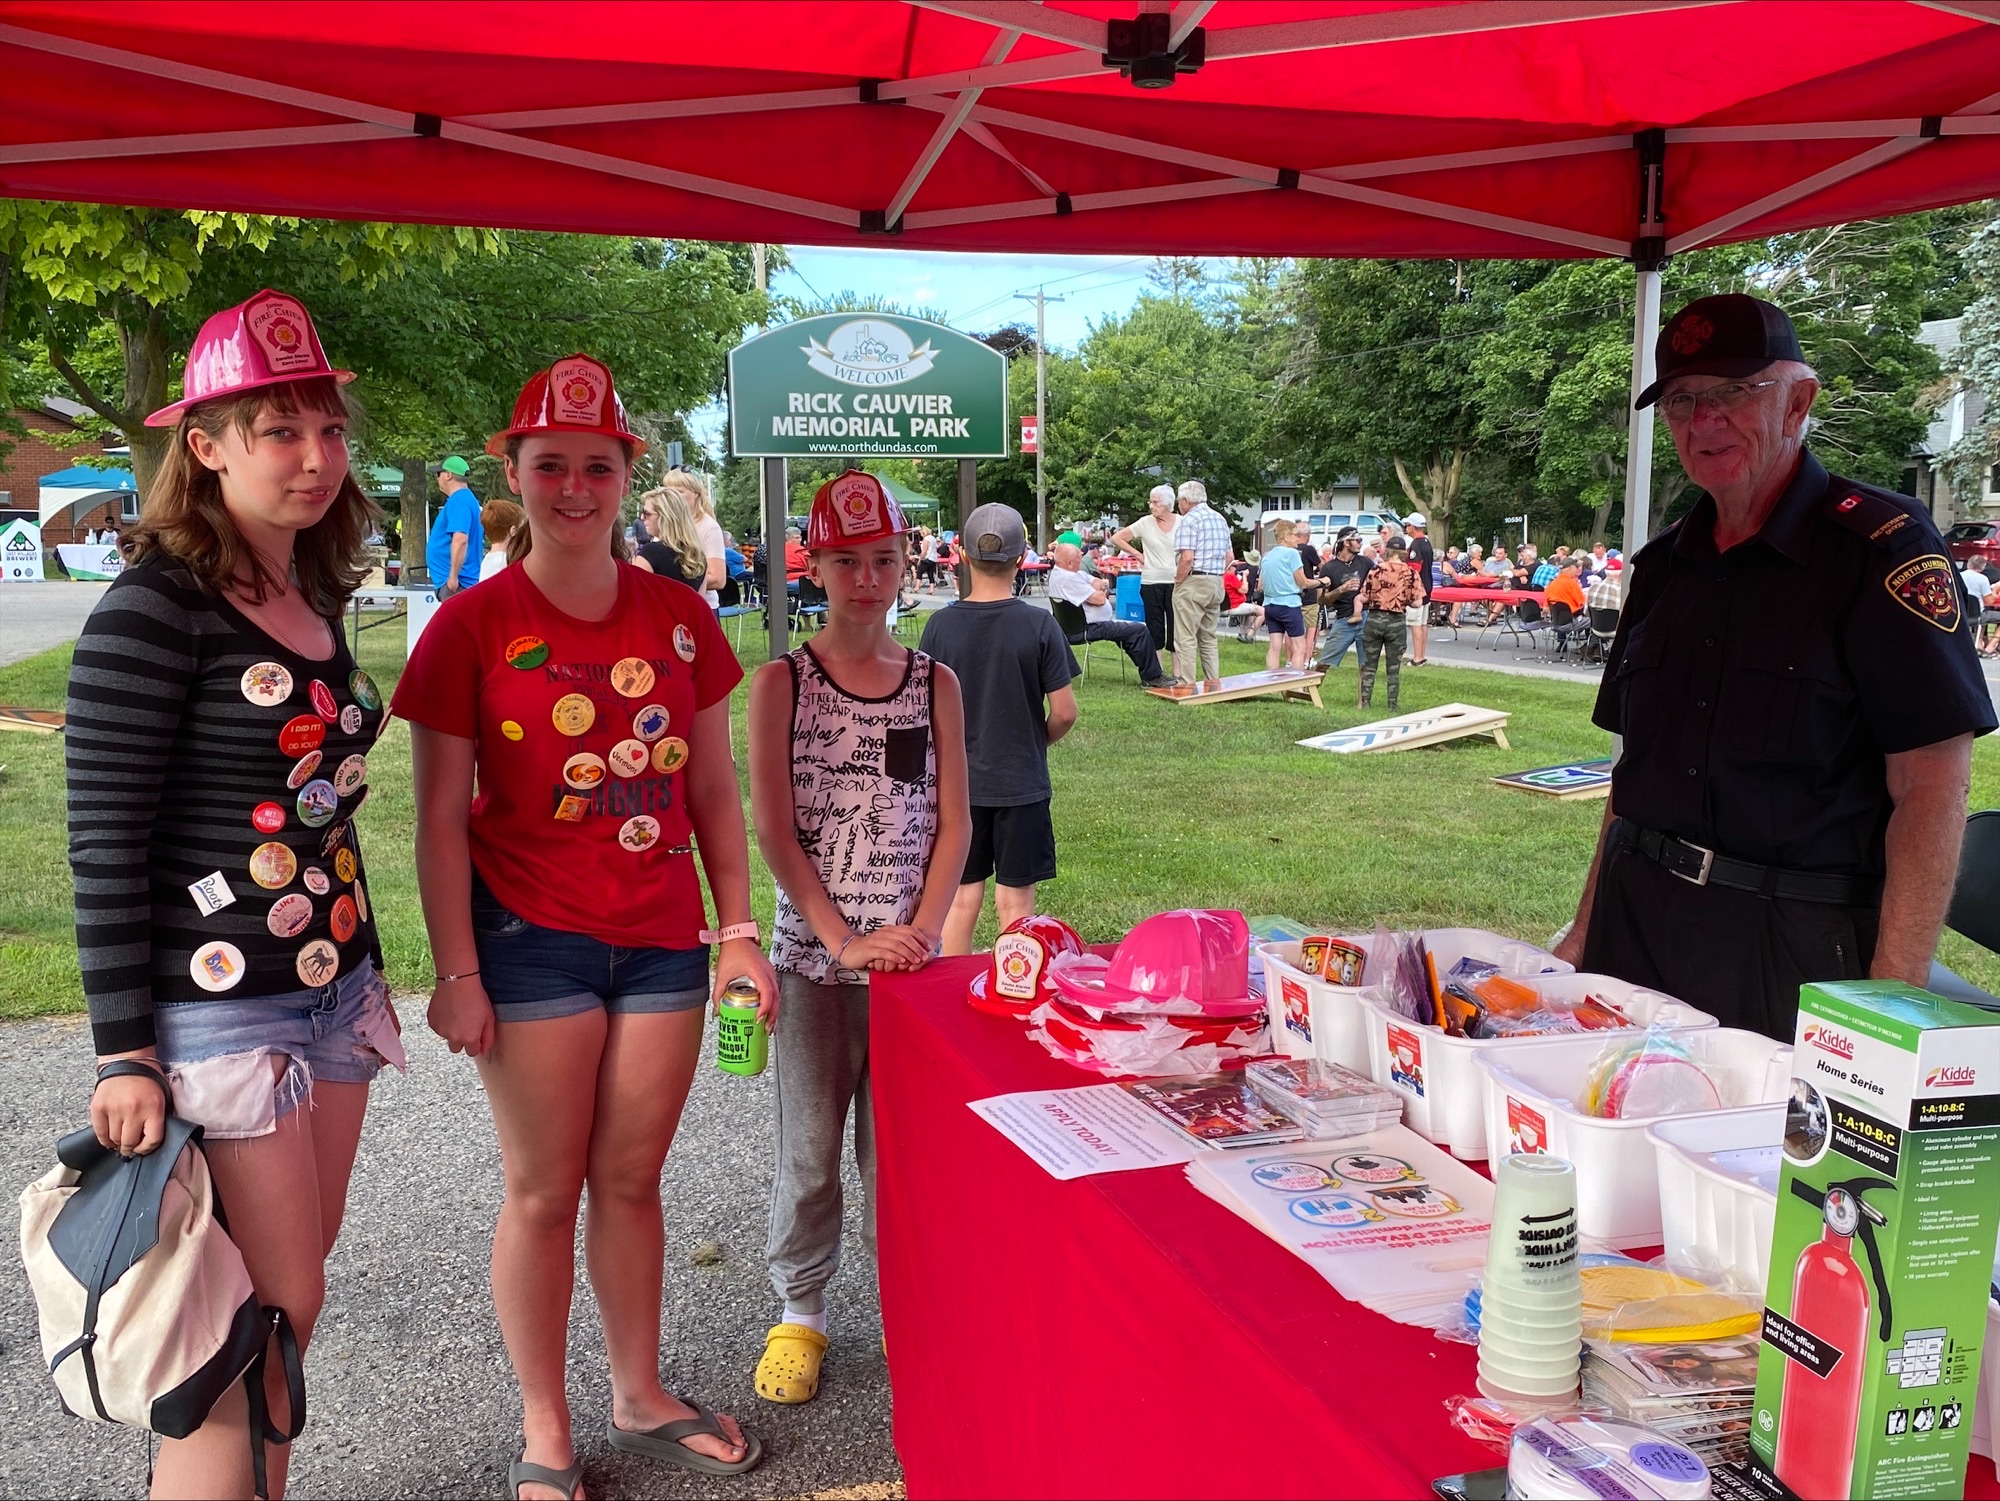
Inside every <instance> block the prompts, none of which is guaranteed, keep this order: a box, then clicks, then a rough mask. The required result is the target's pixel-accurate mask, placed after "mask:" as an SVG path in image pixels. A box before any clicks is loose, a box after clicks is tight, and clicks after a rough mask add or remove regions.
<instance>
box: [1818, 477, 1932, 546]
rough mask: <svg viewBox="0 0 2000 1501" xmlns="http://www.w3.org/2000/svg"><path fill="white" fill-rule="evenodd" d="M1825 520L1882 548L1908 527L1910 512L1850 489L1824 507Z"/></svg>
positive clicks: (1890, 501)
mask: <svg viewBox="0 0 2000 1501" xmlns="http://www.w3.org/2000/svg"><path fill="white" fill-rule="evenodd" d="M1826 514H1827V517H1828V519H1830V520H1833V521H1837V522H1839V523H1840V524H1841V525H1842V526H1844V527H1846V528H1847V529H1848V530H1849V531H1851V532H1858V533H1860V534H1861V535H1862V536H1863V537H1865V538H1867V539H1868V541H1870V542H1872V543H1874V544H1875V545H1876V546H1877V547H1882V546H1886V545H1887V544H1888V542H1889V539H1890V538H1892V537H1894V536H1895V535H1896V534H1897V533H1898V532H1900V531H1902V530H1903V528H1904V527H1906V526H1909V525H1910V524H1911V521H1912V518H1911V516H1910V513H1909V512H1908V511H1906V510H1904V509H1903V508H1902V507H1901V506H1899V505H1897V504H1896V503H1895V502H1894V501H1892V500H1888V499H1885V498H1884V497H1882V496H1880V495H1870V494H1869V493H1868V492H1867V491H1866V490H1850V491H1849V492H1848V493H1847V494H1845V495H1842V496H1840V497H1839V498H1838V499H1836V500H1834V501H1833V502H1832V503H1831V504H1829V505H1828V506H1827V508H1826Z"/></svg>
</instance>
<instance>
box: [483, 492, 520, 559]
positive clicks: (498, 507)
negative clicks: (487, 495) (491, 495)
mask: <svg viewBox="0 0 2000 1501" xmlns="http://www.w3.org/2000/svg"><path fill="white" fill-rule="evenodd" d="M526 514H527V513H526V512H524V511H523V510H522V509H521V508H520V507H519V506H517V505H515V504H514V502H513V501H511V500H499V499H494V500H489V501H487V502H486V504H484V505H483V506H481V507H480V508H479V527H480V530H481V531H482V532H484V533H485V535H486V556H485V557H483V558H481V559H480V560H479V576H480V578H481V579H490V578H492V577H493V575H494V574H496V573H498V572H499V571H500V570H501V569H503V568H505V567H506V566H507V541H508V539H509V538H510V537H512V536H513V535H514V532H515V530H516V528H518V527H519V526H520V524H521V522H522V520H523V518H524V517H525V516H526Z"/></svg>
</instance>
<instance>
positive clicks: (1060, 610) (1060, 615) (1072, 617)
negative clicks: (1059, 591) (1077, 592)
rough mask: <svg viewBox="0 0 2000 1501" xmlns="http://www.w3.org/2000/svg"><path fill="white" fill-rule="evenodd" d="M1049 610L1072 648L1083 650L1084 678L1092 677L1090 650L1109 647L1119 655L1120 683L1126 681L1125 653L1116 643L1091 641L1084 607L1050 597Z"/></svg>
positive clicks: (1126, 660)
mask: <svg viewBox="0 0 2000 1501" xmlns="http://www.w3.org/2000/svg"><path fill="white" fill-rule="evenodd" d="M1049 609H1050V610H1052V611H1053V612H1054V613H1055V617H1056V624H1057V625H1058V626H1060V627H1061V628H1062V633H1063V637H1064V639H1066V640H1067V641H1068V642H1069V644H1070V645H1071V646H1080V647H1082V648H1083V657H1082V661H1083V676H1084V677H1089V676H1090V649H1091V648H1092V647H1093V646H1109V647H1110V648H1111V649H1112V650H1113V651H1115V652H1117V653H1118V681H1119V682H1121V683H1122V682H1124V681H1125V667H1126V664H1127V662H1128V660H1129V659H1128V658H1127V657H1126V655H1125V653H1124V651H1123V650H1122V649H1121V648H1120V647H1119V646H1118V644H1117V643H1116V642H1115V641H1112V642H1099V641H1093V640H1091V639H1090V623H1089V622H1088V621H1087V620H1085V619H1084V618H1083V606H1082V605H1073V604H1071V603H1070V602H1069V601H1068V600H1066V599H1057V598H1056V597H1055V596H1054V595H1053V594H1051V595H1050V596H1049Z"/></svg>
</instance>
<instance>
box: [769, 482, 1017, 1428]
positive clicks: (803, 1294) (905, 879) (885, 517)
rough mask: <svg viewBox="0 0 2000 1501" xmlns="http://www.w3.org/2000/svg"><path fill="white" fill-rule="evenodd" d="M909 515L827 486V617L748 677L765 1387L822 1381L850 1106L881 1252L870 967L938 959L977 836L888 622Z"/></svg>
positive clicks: (774, 1395) (947, 689) (958, 722)
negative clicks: (772, 890)
mask: <svg viewBox="0 0 2000 1501" xmlns="http://www.w3.org/2000/svg"><path fill="white" fill-rule="evenodd" d="M908 533H909V526H908V524H907V523H906V522H905V521H904V519H903V514H902V511H901V508H900V507H898V506H897V504H896V502H895V501H894V499H892V498H891V497H890V496H889V494H888V492H887V491H886V490H884V489H883V487H882V485H881V483H880V481H878V480H877V479H875V477H874V476H872V475H868V474H862V473H860V472H859V471H856V470H851V469H850V470H848V471H847V472H846V473H845V474H842V475H840V476H838V477H837V478H835V479H832V480H830V481H828V482H827V483H826V484H825V485H823V486H821V487H820V490H819V493H818V494H816V495H815V496H814V497H813V502H812V511H811V514H810V516H809V518H808V520H807V524H806V547H807V549H808V551H809V553H810V555H811V578H812V581H813V582H814V583H815V584H816V585H818V586H819V587H820V588H822V589H824V590H825V591H826V601H827V617H826V624H825V625H824V626H823V627H822V628H821V629H820V631H819V632H818V634H816V635H815V636H814V637H813V639H812V642H811V644H809V645H806V646H801V647H799V648H798V649H797V650H796V651H793V652H791V653H790V654H788V655H787V656H785V657H783V658H781V659H779V660H778V661H775V662H770V663H767V664H765V665H764V666H763V667H762V668H760V669H759V670H758V672H757V675H756V677H755V678H754V679H753V680H752V681H751V684H750V798H751V807H752V810H753V812H754V815H755V818H756V822H757V845H758V848H759V849H760V850H761V851H762V852H763V855H764V863H765V864H766V865H768V866H769V867H770V870H771V874H772V877H773V879H774V880H775V881H776V883H777V887H778V913H777V922H776V925H775V931H774V934H773V937H772V942H771V958H772V961H773V962H774V963H775V964H776V966H777V969H778V983H779V986H780V988H781V990H782V993H783V997H784V1013H785V1028H784V1032H783V1034H782V1035H780V1036H779V1037H777V1038H775V1039H774V1041H773V1051H774V1053H775V1055H776V1059H777V1076H778V1077H777V1086H778V1170H777V1174H776V1177H775V1180H774V1181H773V1183H772V1187H771V1228H770V1237H769V1240H768V1241H767V1242H766V1245H765V1257H766V1260H767V1261H768V1262H769V1263H770V1268H771V1282H772V1285H773V1287H774V1288H775V1289H776V1291H777V1293H778V1296H779V1297H780V1298H782V1299H783V1300H784V1311H783V1314H782V1316H781V1318H780V1319H779V1321H778V1323H777V1324H776V1325H775V1326H774V1327H773V1328H772V1329H771V1331H770V1332H769V1334H768V1335H767V1336H766V1338H765V1344H764V1356H763V1359H762V1360H760V1361H759V1362H758V1364H757V1378H756V1384H757V1394H758V1395H759V1396H761V1397H764V1398H765V1399H767V1400H769V1401H772V1402H784V1403H796V1402H805V1401H808V1400H810V1399H811V1398H812V1396H813V1395H814V1394H815V1393H816V1392H817V1391H818V1390H819V1370H820V1362H821V1360H822V1359H823V1358H824V1356H825V1354H826V1347H827V1337H826V1285H827V1283H828V1282H829V1281H830V1280H831V1279H832V1277H833V1274H834V1272H835V1271H837V1270H838V1269H839V1266H840V1225H841V1211H842V1194H841V1187H840V1143H841V1137H842V1136H843V1135H844V1134H845V1130H846V1124H847V1117H848V1113H849V1111H850V1109H851V1110H852V1111H853V1113H854V1117H855V1119H854V1155H855V1158H856V1164H857V1166H858V1167H859V1169H860V1173H861V1183H862V1189H863V1192H864V1194H865V1195H866V1197H867V1203H866V1205H865V1206H864V1210H863V1221H862V1223H863V1226H864V1234H865V1236H866V1238H867V1240H868V1242H869V1248H870V1251H871V1253H872V1251H873V1246H874V1234H875V1205H874V1195H875V1125H874V1116H873V1105H872V1101H871V1093H870V1086H869V1071H868V983H867V982H868V975H869V972H870V971H872V970H911V969H919V968H921V967H922V966H923V965H925V964H927V963H929V962H930V959H931V956H932V955H933V954H935V953H936V952H937V950H938V946H939V943H940V941H941V938H942V934H943V929H944V922H945V914H946V912H947V911H948V910H949V909H950V906H951V901H952V896H953V894H954V892H955V891H956V890H957V886H958V875H959V871H960V869H961V868H962V867H963V865H964V862H965V850H966V844H967V842H968V839H969V828H968V814H967V810H966V792H965V785H966V784H965V778H966V772H965V719H964V711H963V708H962V707H961V703H960V698H959V686H958V679H957V678H956V677H955V676H954V675H953V674H952V671H951V669H950V668H948V667H945V666H943V665H942V664H940V663H937V662H935V661H933V660H932V659H931V657H930V656H928V655H927V654H925V653H924V652H921V651H915V652H913V651H910V650H908V649H907V648H905V647H903V646H901V645H899V644H898V643H897V642H896V639H895V638H894V636H892V635H891V634H890V631H889V626H888V612H889V607H890V605H891V604H892V603H893V602H894V600H895V598H896V592H897V589H898V587H899V585H900V584H901V582H902V578H903V570H904V567H905V564H906V562H907V544H906V537H907V535H908ZM1045 618H1046V617H1045Z"/></svg>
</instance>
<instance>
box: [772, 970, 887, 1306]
mask: <svg viewBox="0 0 2000 1501" xmlns="http://www.w3.org/2000/svg"><path fill="white" fill-rule="evenodd" d="M778 995H779V999H780V1005H779V1010H778V1030H777V1032H776V1033H774V1034H773V1035H772V1038H771V1051H772V1053H773V1054H774V1055H775V1057H776V1062H777V1070H778V1170H777V1173H776V1175H775V1176H774V1177H773V1179H772V1181H771V1233H770V1236H769V1238H768V1239H767V1240H766V1241H765V1243H764V1259H765V1260H766V1261H767V1262H769V1263H770V1265H771V1286H773V1287H774V1288H776V1289H777V1291H778V1296H779V1297H781V1298H783V1299H784V1300H785V1302H786V1304H787V1305H788V1306H789V1307H791V1308H794V1309H796V1310H798V1311H799V1312H800V1313H820V1312H823V1311H824V1310H825V1308H826V1284H827V1283H828V1282H829V1281H831V1280H832V1278H833V1274H834V1273H835V1272H836V1271H838V1270H839V1269H840V1217H841V1210H842V1208H843V1199H842V1196H841V1191H840V1143H841V1138H842V1137H843V1136H845V1135H846V1134H847V1112H848V1107H849V1106H850V1105H852V1106H853V1107H854V1161H855V1165H856V1166H857V1167H859V1168H860V1170H861V1193H862V1213H861V1226H862V1237H863V1240H864V1241H865V1243H866V1244H867V1247H868V1255H869V1258H870V1259H871V1260H872V1259H873V1258H874V1255H875V1103H874V1096H873V1092H872V1091H871V1089H870V1088H869V1083H868V987H867V986H866V985H820V984H816V983H815V982H813V981H811V980H808V979H807V978H806V977H805V976H804V975H796V974H793V973H791V972H790V971H789V970H779V971H778Z"/></svg>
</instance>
